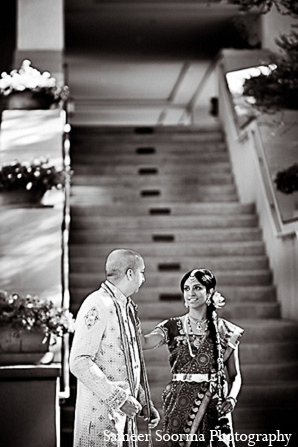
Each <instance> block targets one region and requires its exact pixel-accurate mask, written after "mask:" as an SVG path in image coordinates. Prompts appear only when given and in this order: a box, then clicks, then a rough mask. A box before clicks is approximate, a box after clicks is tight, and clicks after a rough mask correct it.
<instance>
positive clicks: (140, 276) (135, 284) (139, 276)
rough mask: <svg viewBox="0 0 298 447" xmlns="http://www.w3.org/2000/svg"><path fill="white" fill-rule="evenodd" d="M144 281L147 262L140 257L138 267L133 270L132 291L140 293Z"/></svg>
mask: <svg viewBox="0 0 298 447" xmlns="http://www.w3.org/2000/svg"><path fill="white" fill-rule="evenodd" d="M143 282H145V263H144V260H143V259H140V260H139V262H138V266H137V268H136V269H135V271H134V272H133V281H132V285H131V286H132V290H133V291H132V293H138V291H139V289H140V287H141V285H142V284H143Z"/></svg>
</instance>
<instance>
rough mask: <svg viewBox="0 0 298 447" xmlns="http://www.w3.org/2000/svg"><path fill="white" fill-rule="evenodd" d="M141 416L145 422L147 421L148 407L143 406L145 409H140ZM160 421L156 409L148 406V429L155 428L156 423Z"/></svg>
mask: <svg viewBox="0 0 298 447" xmlns="http://www.w3.org/2000/svg"><path fill="white" fill-rule="evenodd" d="M142 416H143V417H144V420H145V421H148V407H147V405H145V407H143V408H142ZM159 421H160V416H159V413H158V411H157V409H156V408H155V407H154V406H153V405H151V406H150V418H149V424H148V426H149V428H155V427H157V425H158V423H159Z"/></svg>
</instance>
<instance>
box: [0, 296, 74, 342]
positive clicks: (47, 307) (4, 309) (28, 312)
mask: <svg viewBox="0 0 298 447" xmlns="http://www.w3.org/2000/svg"><path fill="white" fill-rule="evenodd" d="M0 326H9V327H11V328H12V329H14V330H16V332H17V333H18V332H20V331H22V330H27V331H41V332H42V333H44V335H45V337H47V338H48V337H49V336H50V335H53V336H54V337H62V336H63V335H64V334H66V333H70V332H73V331H74V318H73V315H72V313H71V312H69V310H68V309H64V308H62V307H56V306H54V304H53V302H52V301H49V300H43V299H40V298H38V297H36V296H35V297H33V296H31V295H25V296H24V297H22V296H21V295H19V294H17V293H9V292H7V291H5V290H0Z"/></svg>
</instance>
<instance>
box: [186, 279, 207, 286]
mask: <svg viewBox="0 0 298 447" xmlns="http://www.w3.org/2000/svg"><path fill="white" fill-rule="evenodd" d="M184 285H186V286H195V285H200V286H202V285H203V284H202V283H200V281H198V280H197V278H195V277H189V278H187V280H186V281H185V283H184Z"/></svg>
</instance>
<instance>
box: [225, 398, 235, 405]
mask: <svg viewBox="0 0 298 447" xmlns="http://www.w3.org/2000/svg"><path fill="white" fill-rule="evenodd" d="M226 399H233V401H234V404H235V405H236V404H237V399H236V398H235V397H233V396H228V397H227V398H226Z"/></svg>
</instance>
